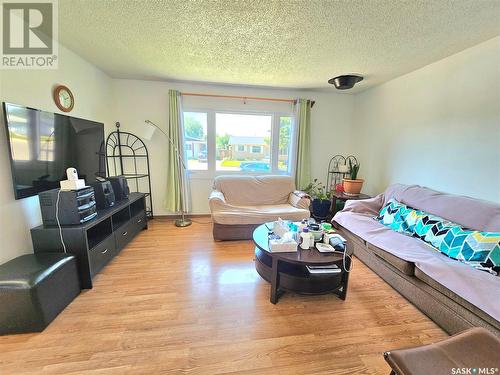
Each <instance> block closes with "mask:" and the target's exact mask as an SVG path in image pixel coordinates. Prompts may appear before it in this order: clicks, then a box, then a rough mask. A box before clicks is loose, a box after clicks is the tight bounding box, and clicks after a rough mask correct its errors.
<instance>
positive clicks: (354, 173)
mask: <svg viewBox="0 0 500 375" xmlns="http://www.w3.org/2000/svg"><path fill="white" fill-rule="evenodd" d="M359 166H360V164H352V162H351V159H349V177H350V178H344V179H343V180H342V183H343V186H344V194H346V195H352V196H356V195H359V193H361V188H362V187H363V182H365V180H363V179H358V172H359Z"/></svg>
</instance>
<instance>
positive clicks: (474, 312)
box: [332, 184, 500, 335]
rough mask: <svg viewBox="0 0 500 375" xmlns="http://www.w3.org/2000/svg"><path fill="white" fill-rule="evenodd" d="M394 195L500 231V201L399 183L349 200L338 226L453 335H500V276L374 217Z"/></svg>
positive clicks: (353, 248)
mask: <svg viewBox="0 0 500 375" xmlns="http://www.w3.org/2000/svg"><path fill="white" fill-rule="evenodd" d="M391 198H394V199H396V200H398V201H400V202H403V203H405V204H407V205H408V206H411V207H413V208H418V209H422V210H424V211H426V212H430V213H432V214H435V215H438V216H441V217H443V218H445V219H448V220H450V221H453V222H456V223H458V224H461V225H462V226H464V227H467V228H472V229H476V230H483V231H495V232H497V231H500V205H498V204H495V203H490V202H486V201H482V200H477V199H472V198H469V197H463V196H456V195H451V194H445V193H439V192H436V191H433V190H430V189H427V188H424V187H420V186H416V185H411V186H409V185H401V184H395V185H392V186H390V187H389V188H388V189H387V190H386V191H385V192H384V193H383V194H380V195H378V196H376V197H375V198H372V199H368V200H361V201H348V202H347V203H346V206H345V208H344V210H342V211H340V212H338V213H337V214H336V215H335V217H334V218H333V220H332V222H333V224H334V225H335V226H336V227H337V228H338V229H339V231H340V232H341V233H342V235H343V236H344V237H346V239H347V240H348V241H349V243H348V251H350V252H353V253H354V255H355V256H356V257H357V258H358V259H360V260H361V261H362V262H363V263H365V264H366V265H367V266H368V267H370V268H371V269H372V270H373V271H375V273H377V274H378V275H379V276H380V277H382V278H383V279H384V280H385V281H386V282H387V283H389V284H390V285H391V286H392V287H393V288H394V289H396V290H397V291H398V292H399V293H400V294H401V295H403V296H404V297H405V298H406V299H408V300H409V301H410V302H412V303H413V304H414V305H415V306H416V307H418V308H419V309H420V310H421V311H422V312H423V313H425V314H426V315H427V316H429V317H430V318H431V319H432V320H434V321H435V322H436V323H437V324H438V325H439V326H441V327H442V328H443V329H444V330H445V331H447V332H448V333H450V334H454V333H457V332H461V331H463V330H465V329H468V328H470V327H474V326H481V327H484V328H486V329H488V330H490V331H491V332H493V333H495V334H496V335H500V323H499V320H500V302H499V301H500V277H498V276H494V275H492V274H489V273H487V272H485V271H479V270H476V269H474V268H472V267H471V266H469V265H466V264H463V263H461V262H459V261H456V260H453V259H451V258H448V257H447V256H445V255H443V254H441V253H440V252H439V251H437V250H436V249H434V248H432V247H431V246H430V245H428V244H426V243H425V242H423V241H421V240H419V239H416V238H413V237H409V236H406V235H403V234H400V233H397V232H395V231H393V230H391V229H390V228H388V227H386V226H384V225H382V224H380V223H379V222H378V221H376V220H375V219H374V216H376V215H377V214H378V212H379V210H380V209H381V208H382V207H383V205H384V204H385V203H387V201H389V200H390V199H391Z"/></svg>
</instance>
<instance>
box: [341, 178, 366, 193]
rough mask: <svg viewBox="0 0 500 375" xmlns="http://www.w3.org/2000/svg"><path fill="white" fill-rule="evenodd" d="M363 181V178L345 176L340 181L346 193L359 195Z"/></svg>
mask: <svg viewBox="0 0 500 375" xmlns="http://www.w3.org/2000/svg"><path fill="white" fill-rule="evenodd" d="M363 182H365V180H362V179H358V180H349V179H347V178H344V179H343V181H342V185H343V186H344V193H345V194H346V195H353V196H356V195H359V193H361V189H362V188H363Z"/></svg>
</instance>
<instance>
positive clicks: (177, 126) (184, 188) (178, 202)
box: [165, 90, 189, 212]
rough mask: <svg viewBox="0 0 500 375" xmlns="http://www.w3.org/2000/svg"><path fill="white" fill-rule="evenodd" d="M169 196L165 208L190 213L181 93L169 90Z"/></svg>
mask: <svg viewBox="0 0 500 375" xmlns="http://www.w3.org/2000/svg"><path fill="white" fill-rule="evenodd" d="M168 102H169V117H168V129H167V134H168V137H169V141H170V142H169V147H168V151H167V196H166V201H165V207H166V208H167V209H168V210H169V211H171V212H180V211H184V212H188V211H189V179H188V176H187V170H186V168H185V164H184V126H183V121H182V108H181V93H180V92H179V91H177V90H168Z"/></svg>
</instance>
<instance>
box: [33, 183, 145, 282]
mask: <svg viewBox="0 0 500 375" xmlns="http://www.w3.org/2000/svg"><path fill="white" fill-rule="evenodd" d="M147 227H148V224H147V217H146V204H145V195H144V194H143V193H130V195H129V197H128V199H125V200H121V201H118V202H116V203H115V205H114V206H113V207H110V208H106V209H104V210H99V211H97V216H96V218H95V219H93V220H91V221H89V222H86V223H83V224H79V225H65V226H62V236H63V239H64V244H65V245H66V251H67V252H68V253H69V254H73V255H75V256H76V258H77V261H78V271H79V274H80V283H81V287H82V289H92V278H93V277H94V276H95V275H96V274H97V273H99V271H100V270H101V269H102V268H103V267H104V266H105V265H106V264H107V263H108V262H109V261H110V260H111V259H113V257H114V256H115V255H117V254H118V253H119V252H120V251H121V250H122V249H123V248H124V247H125V246H126V245H127V244H128V243H129V242H130V241H131V240H132V238H134V237H135V236H136V235H137V234H138V233H139V232H140V231H141V230H143V229H147ZM31 240H32V242H33V249H34V251H35V253H42V252H63V251H64V249H63V246H62V243H61V239H60V236H59V228H58V227H57V226H43V225H40V226H38V227H36V228H32V229H31Z"/></svg>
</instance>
